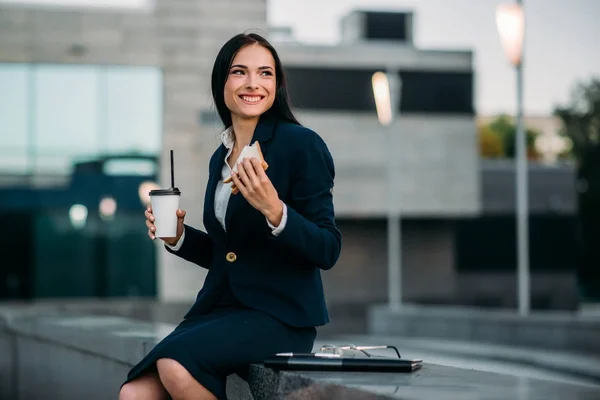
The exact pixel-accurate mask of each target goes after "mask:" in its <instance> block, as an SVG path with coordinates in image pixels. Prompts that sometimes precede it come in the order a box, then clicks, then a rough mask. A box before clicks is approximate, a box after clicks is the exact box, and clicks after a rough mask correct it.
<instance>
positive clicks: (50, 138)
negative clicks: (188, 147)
mask: <svg viewBox="0 0 600 400" xmlns="http://www.w3.org/2000/svg"><path fill="white" fill-rule="evenodd" d="M0 88H2V90H1V91H0V217H1V218H3V220H4V221H6V222H7V224H8V226H11V227H13V229H5V230H2V232H0V249H1V250H2V254H3V258H2V262H1V263H0V299H6V298H8V299H19V298H20V299H28V298H48V297H107V296H132V295H135V296H154V295H155V292H156V278H155V274H156V272H155V271H156V267H155V264H156V260H155V248H154V243H153V242H151V241H150V240H148V237H147V234H146V226H145V225H144V223H143V215H142V213H143V210H144V207H145V204H144V203H143V201H144V199H143V198H142V196H141V195H140V193H139V191H140V187H145V186H144V185H146V186H147V184H146V182H154V181H156V179H157V176H156V175H157V173H158V157H159V151H160V147H161V138H162V114H163V110H162V72H161V71H160V69H157V68H152V67H121V66H94V65H85V66H83V65H51V64H0Z"/></svg>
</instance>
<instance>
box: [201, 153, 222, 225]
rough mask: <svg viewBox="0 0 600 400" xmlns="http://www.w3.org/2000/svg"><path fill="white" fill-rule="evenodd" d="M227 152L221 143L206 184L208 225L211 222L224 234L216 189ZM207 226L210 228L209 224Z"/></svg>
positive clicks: (205, 210) (205, 209)
mask: <svg viewBox="0 0 600 400" xmlns="http://www.w3.org/2000/svg"><path fill="white" fill-rule="evenodd" d="M225 154H227V148H226V147H225V146H224V145H221V146H220V147H219V152H218V153H217V155H216V162H215V163H214V165H213V166H212V168H211V169H210V171H209V178H208V184H207V186H206V204H205V205H204V212H205V216H206V219H207V225H208V224H210V226H211V227H212V228H213V229H214V230H215V232H218V233H222V234H224V233H225V232H224V231H223V227H222V226H221V224H220V223H219V221H218V220H217V216H216V215H215V191H216V189H217V184H218V183H219V180H220V179H221V169H222V168H223V162H224V160H225ZM206 228H207V229H208V226H207V227H206Z"/></svg>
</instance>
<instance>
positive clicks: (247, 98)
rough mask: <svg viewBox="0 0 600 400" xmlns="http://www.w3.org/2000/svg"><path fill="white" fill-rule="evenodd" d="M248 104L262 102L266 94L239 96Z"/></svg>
mask: <svg viewBox="0 0 600 400" xmlns="http://www.w3.org/2000/svg"><path fill="white" fill-rule="evenodd" d="M239 97H240V99H242V100H243V101H244V103H246V104H256V103H258V102H260V101H261V100H262V99H263V98H264V96H243V95H242V96H239Z"/></svg>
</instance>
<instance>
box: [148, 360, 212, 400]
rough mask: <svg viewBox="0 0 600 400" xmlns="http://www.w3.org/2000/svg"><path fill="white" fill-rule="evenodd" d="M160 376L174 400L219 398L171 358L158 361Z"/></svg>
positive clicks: (210, 399) (209, 399)
mask: <svg viewBox="0 0 600 400" xmlns="http://www.w3.org/2000/svg"><path fill="white" fill-rule="evenodd" d="M156 367H157V369H158V375H159V377H160V381H161V382H162V384H163V386H164V387H165V388H166V389H167V392H169V394H170V395H171V397H172V398H173V400H216V399H217V397H216V396H215V395H214V394H212V393H211V392H210V391H209V390H208V389H206V388H205V387H204V386H202V385H201V384H200V383H199V382H198V381H197V380H196V379H194V377H193V376H192V375H191V374H190V373H189V372H188V370H187V369H185V367H184V366H183V365H181V364H180V363H178V362H177V361H175V360H173V359H170V358H161V359H159V360H158V361H156Z"/></svg>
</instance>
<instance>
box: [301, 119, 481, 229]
mask: <svg viewBox="0 0 600 400" xmlns="http://www.w3.org/2000/svg"><path fill="white" fill-rule="evenodd" d="M298 117H299V118H300V119H301V121H302V122H303V123H304V124H305V125H307V126H308V127H310V128H312V129H314V130H315V131H317V132H319V134H321V136H323V138H324V139H325V140H326V142H327V144H328V146H329V147H330V150H331V152H332V154H333V156H334V158H335V162H336V182H335V188H334V200H335V209H336V215H338V216H340V217H368V216H371V217H372V216H383V215H385V214H386V210H387V187H388V182H387V160H388V151H387V150H388V149H389V147H390V146H391V147H393V148H394V149H395V150H394V153H393V154H394V156H393V157H394V158H393V160H392V162H393V165H394V170H395V171H397V172H396V174H395V175H394V177H393V179H394V182H393V185H392V190H393V192H394V197H395V198H396V199H397V206H398V207H399V209H400V210H401V212H402V213H403V215H405V216H421V217H432V216H439V217H459V216H472V215H476V214H478V213H479V212H480V209H481V195H480V172H479V156H478V153H477V141H476V140H475V123H474V121H473V118H472V117H470V116H464V117H461V116H443V115H442V116H437V115H414V114H412V115H402V116H400V117H399V118H398V119H397V120H396V121H395V122H394V123H393V124H392V125H391V126H390V127H389V129H390V130H391V131H392V138H393V139H392V143H391V144H388V143H387V140H386V136H385V133H384V131H383V129H382V128H381V126H380V125H379V123H378V121H377V118H376V116H375V115H369V114H368V113H362V114H361V113H353V114H348V113H333V112H326V113H325V112H323V113H317V112H302V113H299V114H298Z"/></svg>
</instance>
